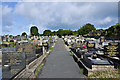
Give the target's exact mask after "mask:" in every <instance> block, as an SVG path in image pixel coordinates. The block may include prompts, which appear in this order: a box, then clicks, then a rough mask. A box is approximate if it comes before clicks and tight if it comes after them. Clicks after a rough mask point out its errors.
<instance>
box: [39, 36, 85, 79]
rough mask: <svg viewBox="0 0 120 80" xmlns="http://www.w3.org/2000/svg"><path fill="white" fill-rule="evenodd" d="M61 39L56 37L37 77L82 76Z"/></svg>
mask: <svg viewBox="0 0 120 80" xmlns="http://www.w3.org/2000/svg"><path fill="white" fill-rule="evenodd" d="M84 77H85V76H84V75H83V74H82V72H81V71H80V68H79V67H78V65H77V63H75V61H74V59H73V58H72V57H71V56H70V54H69V52H68V51H67V49H66V47H65V45H64V43H63V42H62V39H60V38H59V39H58V41H57V43H56V45H55V47H54V49H53V51H52V52H51V53H50V55H49V56H48V58H47V59H46V63H45V66H44V67H43V69H42V72H41V74H40V75H39V76H38V78H84Z"/></svg>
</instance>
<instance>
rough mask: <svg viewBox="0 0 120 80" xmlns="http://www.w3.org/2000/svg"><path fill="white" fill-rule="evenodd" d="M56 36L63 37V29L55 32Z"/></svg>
mask: <svg viewBox="0 0 120 80" xmlns="http://www.w3.org/2000/svg"><path fill="white" fill-rule="evenodd" d="M57 35H58V37H60V38H61V37H62V35H63V29H59V30H58V31H57Z"/></svg>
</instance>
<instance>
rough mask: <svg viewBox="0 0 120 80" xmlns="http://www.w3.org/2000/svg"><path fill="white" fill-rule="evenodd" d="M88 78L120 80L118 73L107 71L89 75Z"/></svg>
mask: <svg viewBox="0 0 120 80" xmlns="http://www.w3.org/2000/svg"><path fill="white" fill-rule="evenodd" d="M88 78H116V79H117V78H119V73H118V71H114V70H106V71H97V72H93V74H91V75H88Z"/></svg>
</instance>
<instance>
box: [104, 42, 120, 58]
mask: <svg viewBox="0 0 120 80" xmlns="http://www.w3.org/2000/svg"><path fill="white" fill-rule="evenodd" d="M118 54H120V43H118V42H111V43H109V45H106V46H104V55H107V56H108V57H116V56H117V55H118Z"/></svg>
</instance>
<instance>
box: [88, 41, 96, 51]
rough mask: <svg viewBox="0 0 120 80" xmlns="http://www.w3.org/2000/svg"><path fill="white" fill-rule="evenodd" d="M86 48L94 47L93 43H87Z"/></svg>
mask: <svg viewBox="0 0 120 80" xmlns="http://www.w3.org/2000/svg"><path fill="white" fill-rule="evenodd" d="M87 48H88V49H95V43H89V42H88V43H87Z"/></svg>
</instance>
